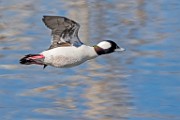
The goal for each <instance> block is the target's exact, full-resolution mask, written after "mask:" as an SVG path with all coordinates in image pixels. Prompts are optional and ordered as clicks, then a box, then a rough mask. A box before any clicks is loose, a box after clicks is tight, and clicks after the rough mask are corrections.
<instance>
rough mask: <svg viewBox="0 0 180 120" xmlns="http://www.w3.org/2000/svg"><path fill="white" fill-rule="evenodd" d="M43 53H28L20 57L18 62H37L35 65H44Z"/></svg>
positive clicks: (29, 63) (27, 63) (25, 63)
mask: <svg viewBox="0 0 180 120" xmlns="http://www.w3.org/2000/svg"><path fill="white" fill-rule="evenodd" d="M44 58H45V57H44V55H42V54H28V55H25V57H23V58H21V59H20V60H19V63H21V64H24V65H31V64H37V65H44V63H43V61H44Z"/></svg>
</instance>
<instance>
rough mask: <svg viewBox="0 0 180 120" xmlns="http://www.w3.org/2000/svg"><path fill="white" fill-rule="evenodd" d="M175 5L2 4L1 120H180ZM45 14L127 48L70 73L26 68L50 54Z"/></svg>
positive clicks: (21, 0) (113, 0)
mask: <svg viewBox="0 0 180 120" xmlns="http://www.w3.org/2000/svg"><path fill="white" fill-rule="evenodd" d="M179 14H180V1H179V0H171V1H170V0H149V1H148V0H103V1H99V0H76V1H74V0H51V1H49V0H11V1H9V0H0V119H1V120H60V119H61V120H180V104H179V102H180V92H179V91H180V62H179V61H180V55H179V54H180V46H179V44H180V35H179V34H180V15H179ZM43 15H60V16H66V17H68V18H71V19H73V20H75V21H77V22H78V23H80V25H81V28H80V32H79V36H80V39H81V40H82V41H83V42H84V43H86V44H88V45H95V44H97V43H98V42H100V41H102V40H104V39H110V40H113V41H115V42H117V43H118V45H119V46H121V47H124V48H126V51H125V52H123V53H113V54H109V55H104V56H100V57H98V58H96V59H94V60H90V61H88V62H86V63H84V64H82V65H79V66H77V67H74V68H68V69H57V68H52V67H50V66H49V67H47V68H46V69H45V70H43V68H42V66H35V65H33V66H24V65H20V64H19V59H20V58H21V57H23V56H24V55H25V54H29V53H39V52H41V51H43V50H45V49H47V48H48V47H49V44H50V39H51V36H50V30H49V29H48V28H46V27H45V25H44V24H43V22H42V20H41V19H42V17H43Z"/></svg>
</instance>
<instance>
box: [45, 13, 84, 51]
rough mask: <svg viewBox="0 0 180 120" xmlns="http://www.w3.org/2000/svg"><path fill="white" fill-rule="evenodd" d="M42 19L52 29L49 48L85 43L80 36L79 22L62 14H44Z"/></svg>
mask: <svg viewBox="0 0 180 120" xmlns="http://www.w3.org/2000/svg"><path fill="white" fill-rule="evenodd" d="M42 20H43V22H44V24H45V25H46V26H47V27H48V28H49V29H51V30H52V36H53V38H52V41H51V46H50V47H49V49H53V48H56V47H64V46H72V45H73V46H76V47H79V46H81V45H82V44H83V43H82V42H81V41H80V40H79V37H78V31H79V28H80V25H79V24H78V23H77V22H75V21H73V20H70V19H68V18H66V17H61V16H43V19H42Z"/></svg>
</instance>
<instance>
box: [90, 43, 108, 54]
mask: <svg viewBox="0 0 180 120" xmlns="http://www.w3.org/2000/svg"><path fill="white" fill-rule="evenodd" d="M93 47H94V50H95V51H96V53H97V54H98V55H102V54H106V52H105V51H104V49H102V48H101V47H99V46H97V45H94V46H93Z"/></svg>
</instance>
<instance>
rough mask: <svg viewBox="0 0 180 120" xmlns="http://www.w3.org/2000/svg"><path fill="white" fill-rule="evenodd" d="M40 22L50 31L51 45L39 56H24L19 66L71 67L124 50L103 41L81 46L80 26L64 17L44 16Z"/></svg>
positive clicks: (108, 41) (113, 43) (110, 42)
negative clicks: (93, 44)
mask: <svg viewBox="0 0 180 120" xmlns="http://www.w3.org/2000/svg"><path fill="white" fill-rule="evenodd" d="M42 20H43V22H44V23H45V25H46V26H47V27H48V28H50V29H51V30H52V41H51V45H50V47H49V49H48V50H45V51H43V52H41V53H39V54H28V55H25V57H23V58H22V59H20V63H21V64H25V65H31V64H37V65H44V68H45V67H46V66H48V65H50V66H53V67H58V68H65V67H73V66H76V65H79V64H81V63H83V62H85V61H87V60H90V59H93V58H95V57H97V56H99V55H103V54H109V53H112V52H121V51H124V50H125V49H124V48H120V47H119V46H118V45H117V44H116V43H115V42H113V41H111V40H104V41H102V42H100V43H99V44H97V45H95V46H92V47H91V46H87V45H85V44H83V43H82V42H81V41H80V39H79V37H78V30H79V28H80V25H79V24H78V23H77V22H75V21H73V20H70V19H68V18H66V17H61V16H44V17H43V19H42Z"/></svg>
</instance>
